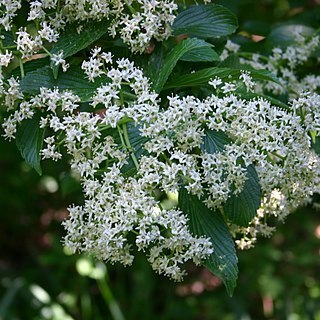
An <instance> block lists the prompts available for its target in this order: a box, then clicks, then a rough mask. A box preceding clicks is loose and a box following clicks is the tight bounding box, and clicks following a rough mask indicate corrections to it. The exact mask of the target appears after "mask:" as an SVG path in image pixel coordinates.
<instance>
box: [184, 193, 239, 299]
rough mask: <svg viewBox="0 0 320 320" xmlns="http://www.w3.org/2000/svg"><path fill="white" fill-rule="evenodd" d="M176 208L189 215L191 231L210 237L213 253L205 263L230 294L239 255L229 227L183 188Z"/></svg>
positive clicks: (218, 215) (236, 273)
mask: <svg viewBox="0 0 320 320" xmlns="http://www.w3.org/2000/svg"><path fill="white" fill-rule="evenodd" d="M179 207H180V209H181V210H182V211H183V212H184V213H185V214H186V215H187V216H188V218H189V228H190V230H191V232H192V233H193V234H194V235H197V236H205V237H208V238H210V241H211V243H212V247H213V253H212V254H211V255H210V257H208V258H207V260H206V261H205V262H204V264H205V266H206V267H207V268H208V269H209V270H210V271H211V272H212V273H214V274H215V275H217V276H218V277H220V278H221V279H222V281H223V282H224V284H225V286H226V288H227V291H228V293H229V295H232V293H233V290H234V288H235V286H236V281H237V277H238V266H237V262H238V258H237V255H236V250H235V246H234V242H233V240H232V237H231V235H230V232H229V230H228V226H227V225H226V223H225V222H224V220H223V218H222V216H221V214H220V212H217V211H213V210H210V209H209V208H208V207H207V206H205V204H204V203H203V202H202V201H201V200H199V199H198V197H197V196H194V195H191V194H189V193H188V192H187V191H186V190H185V189H184V188H182V189H181V190H180V191H179Z"/></svg>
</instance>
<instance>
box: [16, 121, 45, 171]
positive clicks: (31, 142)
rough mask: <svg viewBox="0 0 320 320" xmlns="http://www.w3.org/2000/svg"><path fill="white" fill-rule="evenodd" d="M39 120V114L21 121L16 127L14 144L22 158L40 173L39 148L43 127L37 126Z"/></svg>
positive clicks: (40, 146)
mask: <svg viewBox="0 0 320 320" xmlns="http://www.w3.org/2000/svg"><path fill="white" fill-rule="evenodd" d="M39 121H40V117H39V116H34V117H33V118H32V119H27V120H25V121H23V122H22V124H21V125H20V126H19V127H18V129H17V135H16V144H17V147H18V149H19V151H20V153H21V156H22V157H23V159H24V160H25V161H26V162H27V163H28V164H29V165H30V166H31V167H32V168H34V169H35V170H36V171H37V172H38V174H39V175H41V174H42V171H41V166H40V160H41V156H40V150H41V148H42V143H43V138H44V129H41V128H40V127H39Z"/></svg>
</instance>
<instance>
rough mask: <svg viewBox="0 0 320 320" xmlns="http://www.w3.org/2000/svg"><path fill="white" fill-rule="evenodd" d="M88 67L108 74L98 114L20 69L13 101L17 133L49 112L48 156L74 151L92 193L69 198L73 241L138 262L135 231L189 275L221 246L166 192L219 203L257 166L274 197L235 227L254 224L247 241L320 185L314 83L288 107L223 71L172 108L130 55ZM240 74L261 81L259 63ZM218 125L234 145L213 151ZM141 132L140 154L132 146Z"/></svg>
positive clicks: (11, 130)
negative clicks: (26, 78)
mask: <svg viewBox="0 0 320 320" xmlns="http://www.w3.org/2000/svg"><path fill="white" fill-rule="evenodd" d="M82 68H83V70H84V72H85V74H86V75H87V77H88V79H89V80H90V81H92V82H94V81H95V80H96V79H97V77H99V83H101V85H99V86H98V87H97V89H96V91H95V93H94V94H93V96H92V97H91V99H90V101H91V102H90V104H91V106H92V107H93V108H94V109H95V110H97V111H96V112H93V113H89V112H84V111H79V102H80V98H79V97H78V96H77V95H75V94H74V93H73V92H70V91H60V90H59V89H57V88H54V89H48V88H40V93H39V94H37V95H33V96H32V97H31V98H26V97H24V96H23V94H22V93H21V91H20V90H19V83H18V82H17V81H16V80H14V79H12V80H11V84H10V88H9V89H8V90H7V92H8V99H7V102H6V103H7V106H8V110H9V111H10V110H11V109H15V111H14V112H13V113H12V114H11V115H10V116H9V117H8V118H7V120H6V121H5V122H4V124H3V128H4V131H5V136H6V137H7V138H13V137H14V135H15V131H16V126H17V125H18V124H19V123H21V121H23V120H24V119H28V118H31V117H33V116H34V114H36V113H38V114H39V113H40V114H41V120H40V126H41V127H43V128H46V130H47V132H48V134H47V137H46V138H45V140H44V147H43V148H42V150H41V155H42V157H43V159H46V158H51V159H53V160H58V159H60V158H61V157H62V155H63V154H64V153H65V152H66V153H68V154H69V155H70V158H71V163H70V165H71V168H72V170H74V171H76V172H77V173H78V174H79V177H80V180H81V183H82V187H83V193H84V198H85V202H84V205H83V206H71V207H70V208H69V212H70V218H69V219H68V220H66V221H65V223H64V226H65V228H66V231H67V235H66V237H65V244H66V245H67V246H69V247H70V248H72V250H74V251H81V252H87V253H89V254H92V255H94V256H96V257H97V258H99V259H104V260H107V261H110V262H121V263H123V264H125V265H127V264H131V262H132V260H133V254H132V250H133V243H132V240H130V239H131V238H132V235H134V244H135V247H136V248H137V249H138V250H140V251H143V252H145V253H146V255H147V257H148V260H149V262H150V264H151V266H152V267H153V268H154V270H156V271H157V272H159V273H164V274H165V275H167V276H169V277H171V278H173V279H176V280H179V279H181V277H182V276H183V274H184V271H183V270H182V269H181V266H182V264H183V263H184V262H186V261H188V260H192V261H194V262H195V263H201V261H203V260H204V259H205V258H206V257H207V256H208V255H209V254H211V253H212V250H214V248H212V246H211V242H210V239H208V238H206V237H198V236H195V235H193V234H192V233H191V232H190V230H189V228H188V218H187V216H186V215H185V213H183V212H182V211H181V210H179V209H177V208H171V209H167V210H165V209H164V208H163V207H162V205H161V203H160V202H159V201H158V200H157V198H156V197H155V191H156V190H159V191H161V192H164V193H168V192H178V191H179V188H180V187H181V186H182V185H183V186H184V187H185V188H186V189H187V190H188V192H190V193H191V194H194V195H196V196H198V197H199V198H201V199H202V200H203V201H204V203H205V204H206V205H207V206H208V207H209V208H213V209H217V210H219V209H221V208H222V207H223V205H224V203H225V202H226V201H227V200H228V199H229V197H230V196H231V195H232V194H235V195H237V194H239V193H241V191H242V190H243V188H244V184H245V181H246V179H247V175H246V173H247V168H248V166H251V165H254V166H255V168H256V171H257V174H258V177H259V180H260V184H261V189H262V194H263V201H262V205H261V208H260V209H259V210H258V214H257V216H256V217H255V218H254V219H253V221H252V222H251V224H250V226H249V227H248V228H239V227H236V226H233V229H232V230H233V232H234V234H235V235H238V234H242V238H241V239H239V240H237V243H238V245H239V247H241V248H244V247H250V246H251V245H252V243H253V242H254V241H255V239H256V237H257V235H258V234H263V235H269V234H270V232H271V231H272V228H271V227H269V226H267V225H266V224H265V221H266V218H267V217H268V216H277V217H278V218H279V219H283V218H284V217H285V216H286V215H287V214H288V213H289V212H291V211H292V210H293V209H295V208H297V207H298V206H300V205H301V204H304V203H305V202H306V201H308V200H309V199H310V196H311V195H312V194H313V193H314V192H318V191H320V190H319V189H320V169H319V157H318V156H317V155H316V154H315V153H314V152H313V151H311V149H310V144H311V138H310V136H309V131H310V130H312V131H319V113H318V110H319V104H320V97H319V95H317V94H315V93H314V94H307V93H304V94H302V95H301V96H300V97H299V98H298V99H296V100H293V101H292V108H291V109H290V110H281V109H279V108H278V107H275V106H273V105H272V104H271V103H270V102H269V101H268V100H265V99H263V98H256V99H250V100H245V99H242V98H241V97H239V96H238V95H237V94H236V92H235V90H234V89H233V86H235V83H225V82H223V81H222V79H220V78H215V79H212V80H211V81H210V84H211V86H212V94H210V95H209V96H207V97H206V98H204V99H199V98H196V97H194V96H185V97H181V96H177V95H176V96H168V97H167V101H166V104H167V105H168V106H167V107H166V108H163V104H164V103H165V101H161V99H160V97H159V96H158V95H157V94H156V93H155V92H153V91H152V90H151V86H150V83H149V80H148V79H147V78H146V77H145V76H144V74H143V72H142V70H141V69H139V68H137V67H136V66H135V65H134V63H133V62H131V61H129V60H128V59H123V58H121V59H113V57H112V54H111V53H109V52H103V51H102V49H101V48H100V47H96V48H94V49H93V50H92V52H91V56H90V57H89V60H87V61H83V63H82ZM238 81H239V82H240V83H243V84H244V86H245V87H247V89H248V90H249V89H251V88H252V85H253V82H252V78H251V76H250V74H249V73H248V72H242V73H241V75H240V77H239V80H238ZM9 92H11V93H10V95H9ZM217 92H219V93H223V94H222V95H221V94H218V93H217ZM214 134H223V135H224V137H225V140H226V143H225V144H224V145H223V147H222V148H217V149H216V150H211V149H210V148H208V147H207V146H206V139H208V136H209V137H210V135H214ZM137 139H138V141H140V142H139V143H140V145H139V146H138V147H139V148H140V150H142V153H140V154H139V155H137V154H136V153H135V149H134V148H135V146H134V145H132V144H133V141H135V140H137ZM130 163H131V164H132V167H133V171H134V173H133V174H128V169H127V168H128V166H129V165H130ZM297 168H299V170H297Z"/></svg>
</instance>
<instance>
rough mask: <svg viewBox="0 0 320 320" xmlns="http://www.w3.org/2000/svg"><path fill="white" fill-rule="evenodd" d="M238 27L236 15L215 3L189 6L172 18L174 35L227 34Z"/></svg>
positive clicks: (208, 36) (201, 36) (214, 35)
mask: <svg viewBox="0 0 320 320" xmlns="http://www.w3.org/2000/svg"><path fill="white" fill-rule="evenodd" d="M237 28H238V21H237V18H236V16H235V15H234V14H233V13H232V12H231V11H230V10H229V9H227V8H225V7H223V6H220V5H216V4H210V5H197V6H191V7H189V8H188V9H187V10H184V11H182V12H181V13H180V14H179V15H178V16H177V17H176V19H175V20H174V22H173V25H172V29H173V34H174V35H179V34H189V35H193V36H197V37H200V38H215V37H221V36H227V35H230V34H232V33H233V32H235V30H236V29H237Z"/></svg>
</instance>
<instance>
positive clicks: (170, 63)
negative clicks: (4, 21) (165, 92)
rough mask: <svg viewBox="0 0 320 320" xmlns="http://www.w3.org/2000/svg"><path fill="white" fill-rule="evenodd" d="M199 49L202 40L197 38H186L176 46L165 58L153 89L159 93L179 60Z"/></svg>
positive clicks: (154, 81) (201, 45)
mask: <svg viewBox="0 0 320 320" xmlns="http://www.w3.org/2000/svg"><path fill="white" fill-rule="evenodd" d="M199 47H200V48H201V47H203V40H200V39H197V38H188V39H186V40H183V41H181V42H180V43H179V44H177V45H176V46H175V47H174V48H173V49H172V50H171V51H170V52H169V53H168V55H167V56H166V57H165V59H164V62H163V65H162V67H161V69H160V72H159V73H158V74H157V77H156V78H155V79H154V80H153V89H154V90H155V91H156V92H160V91H161V89H162V87H163V86H164V84H165V83H166V81H167V79H168V77H169V75H170V74H171V72H172V70H173V68H174V67H175V66H176V64H177V62H178V61H179V60H180V58H182V57H183V56H184V55H185V54H186V53H187V52H190V51H192V50H195V49H197V48H199Z"/></svg>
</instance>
